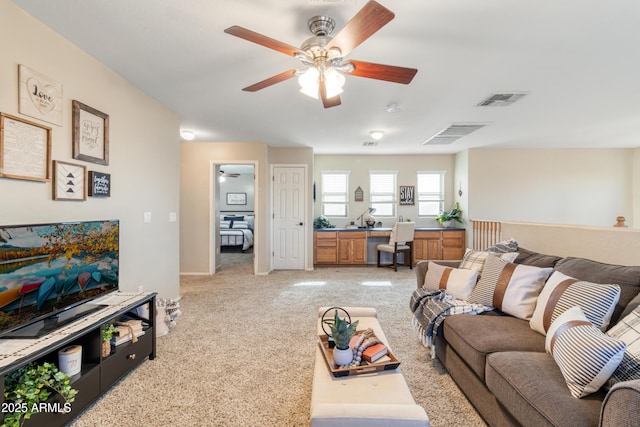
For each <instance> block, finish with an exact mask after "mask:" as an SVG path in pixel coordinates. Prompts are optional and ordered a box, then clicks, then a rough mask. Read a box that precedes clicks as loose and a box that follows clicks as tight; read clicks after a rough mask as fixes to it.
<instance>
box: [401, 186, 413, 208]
mask: <svg viewBox="0 0 640 427" xmlns="http://www.w3.org/2000/svg"><path fill="white" fill-rule="evenodd" d="M415 190H416V187H414V186H413V185H401V186H400V204H401V205H415Z"/></svg>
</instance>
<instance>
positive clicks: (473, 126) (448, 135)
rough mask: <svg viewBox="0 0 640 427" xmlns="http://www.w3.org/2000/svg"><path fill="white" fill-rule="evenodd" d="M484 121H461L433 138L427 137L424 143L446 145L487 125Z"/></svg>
mask: <svg viewBox="0 0 640 427" xmlns="http://www.w3.org/2000/svg"><path fill="white" fill-rule="evenodd" d="M485 126H486V124H484V123H459V124H454V125H451V126H449V127H448V128H446V129H443V130H441V131H440V132H438V133H437V134H435V135H433V136H432V137H431V138H429V139H427V140H426V141H425V142H423V143H422V145H446V144H451V143H452V142H454V141H457V140H458V139H460V138H462V137H463V136H466V135H469V134H470V133H471V132H473V131H476V130H478V129H481V128H483V127H485Z"/></svg>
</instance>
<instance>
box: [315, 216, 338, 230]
mask: <svg viewBox="0 0 640 427" xmlns="http://www.w3.org/2000/svg"><path fill="white" fill-rule="evenodd" d="M334 227H335V225H331V223H330V222H329V220H328V219H327V217H326V216H324V215H320V216H319V217H317V218H316V219H314V220H313V228H334Z"/></svg>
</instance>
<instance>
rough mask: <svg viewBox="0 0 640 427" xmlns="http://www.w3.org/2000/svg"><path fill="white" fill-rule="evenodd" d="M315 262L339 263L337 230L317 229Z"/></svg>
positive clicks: (314, 247) (315, 233)
mask: <svg viewBox="0 0 640 427" xmlns="http://www.w3.org/2000/svg"><path fill="white" fill-rule="evenodd" d="M313 263H314V264H331V265H332V264H337V263H338V233H336V232H335V231H315V232H314V233H313Z"/></svg>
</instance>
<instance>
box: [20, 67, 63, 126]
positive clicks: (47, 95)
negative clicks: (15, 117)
mask: <svg viewBox="0 0 640 427" xmlns="http://www.w3.org/2000/svg"><path fill="white" fill-rule="evenodd" d="M18 81H19V86H18V97H19V100H18V111H19V112H20V114H24V115H25V116H29V117H33V118H35V119H38V120H43V121H45V122H49V123H53V124H54V125H58V126H62V84H61V83H59V82H57V81H55V80H53V79H50V78H49V77H46V76H43V75H42V74H40V73H38V72H36V71H34V70H32V69H30V68H29V67H27V66H25V65H22V64H19V65H18Z"/></svg>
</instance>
